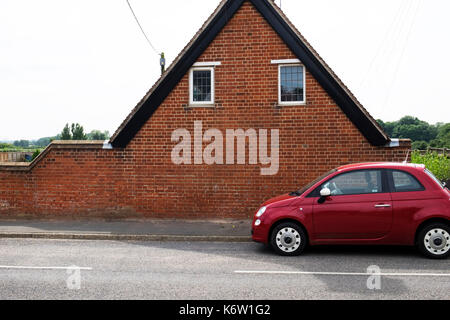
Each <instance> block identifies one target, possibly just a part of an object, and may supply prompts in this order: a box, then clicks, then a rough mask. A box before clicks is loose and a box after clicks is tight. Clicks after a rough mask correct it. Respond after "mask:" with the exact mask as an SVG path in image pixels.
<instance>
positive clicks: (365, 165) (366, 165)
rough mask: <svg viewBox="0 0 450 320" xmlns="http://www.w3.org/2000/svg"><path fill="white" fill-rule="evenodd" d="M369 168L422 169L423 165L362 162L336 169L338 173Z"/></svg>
mask: <svg viewBox="0 0 450 320" xmlns="http://www.w3.org/2000/svg"><path fill="white" fill-rule="evenodd" d="M370 168H377V169H379V168H387V169H400V168H405V169H406V168H409V169H424V168H425V165H423V164H415V163H403V162H363V163H352V164H347V165H343V166H340V167H338V168H337V170H338V171H343V170H352V169H370Z"/></svg>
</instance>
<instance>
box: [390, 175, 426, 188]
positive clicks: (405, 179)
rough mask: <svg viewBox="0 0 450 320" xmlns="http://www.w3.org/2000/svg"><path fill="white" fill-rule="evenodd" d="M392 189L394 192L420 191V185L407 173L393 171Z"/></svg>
mask: <svg viewBox="0 0 450 320" xmlns="http://www.w3.org/2000/svg"><path fill="white" fill-rule="evenodd" d="M392 178H393V179H394V187H395V191H396V192H406V191H422V190H423V189H424V188H423V187H422V185H421V184H420V183H419V182H418V181H417V180H416V179H415V178H414V177H413V176H411V175H410V174H409V173H406V172H403V171H393V172H392Z"/></svg>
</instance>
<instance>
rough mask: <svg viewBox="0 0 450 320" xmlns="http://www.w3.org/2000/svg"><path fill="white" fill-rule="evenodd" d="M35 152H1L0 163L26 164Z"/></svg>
mask: <svg viewBox="0 0 450 320" xmlns="http://www.w3.org/2000/svg"><path fill="white" fill-rule="evenodd" d="M32 156H33V152H17V151H9V152H0V162H25V161H26V159H27V158H28V159H31V157H32Z"/></svg>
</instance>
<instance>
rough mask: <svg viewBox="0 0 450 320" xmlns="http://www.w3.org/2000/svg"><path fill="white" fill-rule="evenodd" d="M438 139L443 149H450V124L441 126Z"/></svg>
mask: <svg viewBox="0 0 450 320" xmlns="http://www.w3.org/2000/svg"><path fill="white" fill-rule="evenodd" d="M437 139H439V140H440V141H441V144H442V147H445V148H450V123H447V124H444V125H441V126H439V128H438V135H437Z"/></svg>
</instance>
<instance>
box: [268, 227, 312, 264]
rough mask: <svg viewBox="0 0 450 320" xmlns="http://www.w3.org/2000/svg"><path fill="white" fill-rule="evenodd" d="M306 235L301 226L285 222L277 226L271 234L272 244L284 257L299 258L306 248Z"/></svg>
mask: <svg viewBox="0 0 450 320" xmlns="http://www.w3.org/2000/svg"><path fill="white" fill-rule="evenodd" d="M306 243H307V239H306V233H305V231H304V230H303V228H301V227H300V226H299V225H297V224H295V223H292V222H284V223H281V224H279V225H278V226H276V227H275V228H274V229H273V231H272V234H271V238H270V244H271V245H272V247H273V249H274V250H275V251H276V252H277V253H278V254H280V255H283V256H298V255H300V254H301V253H302V252H303V251H304V249H305V247H306Z"/></svg>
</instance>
